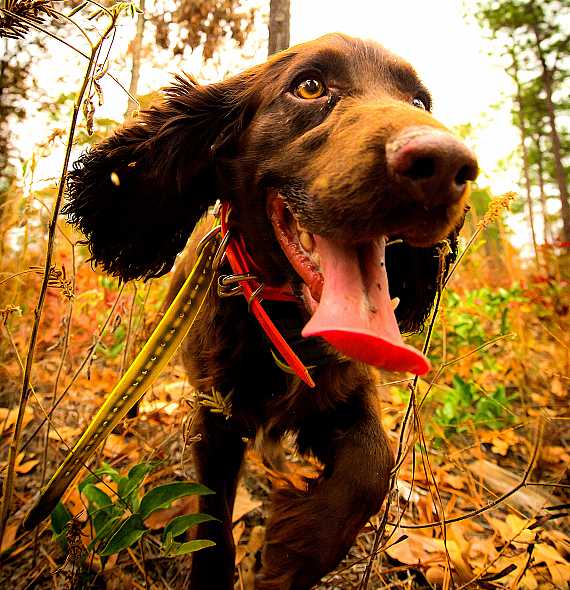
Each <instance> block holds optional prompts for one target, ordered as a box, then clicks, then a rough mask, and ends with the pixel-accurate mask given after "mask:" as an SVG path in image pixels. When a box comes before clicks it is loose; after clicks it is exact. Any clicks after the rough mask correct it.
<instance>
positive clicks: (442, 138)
mask: <svg viewBox="0 0 570 590" xmlns="http://www.w3.org/2000/svg"><path fill="white" fill-rule="evenodd" d="M386 159H387V164H388V168H389V172H391V173H392V175H393V176H395V177H399V179H400V180H401V181H404V182H403V184H404V185H407V186H408V187H409V188H410V189H411V190H410V193H411V195H410V196H412V197H413V198H414V199H416V200H418V201H422V202H424V203H425V204H426V205H428V204H429V205H443V204H445V203H454V202H456V201H458V200H459V199H461V197H462V196H463V194H464V193H465V188H466V184H467V182H468V181H470V180H475V179H476V178H477V174H478V172H479V167H478V164H477V158H476V157H475V154H473V152H472V151H471V150H470V149H469V148H468V147H467V146H466V145H465V144H463V143H462V142H461V141H460V140H458V139H456V138H455V137H453V136H452V135H451V134H449V133H447V132H445V131H440V130H439V129H433V128H430V127H416V128H412V129H407V130H406V131H405V132H403V133H401V134H399V135H398V136H397V137H396V138H395V139H394V140H392V141H391V142H389V144H388V146H387V148H386Z"/></svg>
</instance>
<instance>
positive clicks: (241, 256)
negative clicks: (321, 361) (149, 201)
mask: <svg viewBox="0 0 570 590" xmlns="http://www.w3.org/2000/svg"><path fill="white" fill-rule="evenodd" d="M230 211H231V207H230V205H229V203H226V202H224V203H223V204H222V208H221V213H220V215H221V225H222V243H223V241H224V239H227V240H228V242H227V246H226V258H227V260H228V262H229V265H230V267H231V269H232V272H233V273H234V275H248V274H253V273H252V270H253V272H255V270H256V269H257V266H256V264H255V262H254V261H253V259H252V258H251V256H250V255H249V253H248V252H247V248H246V246H245V242H244V241H243V237H242V236H236V235H235V234H232V233H230V234H229V238H228V237H227V236H228V220H229V214H230ZM237 282H238V284H239V285H240V287H241V289H240V291H241V293H242V294H243V296H244V297H245V299H246V301H247V302H248V308H249V310H250V311H251V313H253V315H254V316H255V319H256V320H257V321H258V322H259V325H260V326H261V327H262V329H263V331H264V332H265V334H266V335H267V337H268V338H269V340H270V341H271V342H272V344H273V345H274V346H275V348H276V349H277V350H278V351H279V353H280V354H281V356H282V357H283V359H284V360H285V362H286V363H287V365H289V367H290V368H291V370H292V371H293V372H294V373H295V375H297V376H298V377H299V379H301V381H303V382H304V383H306V384H307V385H308V386H309V387H315V382H314V381H313V379H312V378H311V375H310V374H309V371H308V369H307V367H305V365H304V364H303V363H302V362H301V360H300V359H299V357H298V356H297V355H296V354H295V352H294V351H293V349H292V348H291V347H290V346H289V344H287V342H286V340H285V339H284V338H283V336H282V335H281V334H280V332H279V330H278V329H277V327H276V326H275V324H274V323H273V322H272V321H271V319H270V317H269V316H268V315H267V312H266V311H265V310H264V309H263V306H262V305H261V302H262V301H263V300H264V299H265V300H268V301H292V302H296V301H298V299H297V297H295V295H294V294H293V292H292V290H291V286H290V285H284V286H283V287H272V286H268V285H264V284H263V283H261V282H259V280H257V278H256V277H254V276H249V277H245V278H244V279H242V280H238V281H237Z"/></svg>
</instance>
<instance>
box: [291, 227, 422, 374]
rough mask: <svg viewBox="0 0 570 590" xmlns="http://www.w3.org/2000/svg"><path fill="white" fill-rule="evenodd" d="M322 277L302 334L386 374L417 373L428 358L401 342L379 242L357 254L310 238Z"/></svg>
mask: <svg viewBox="0 0 570 590" xmlns="http://www.w3.org/2000/svg"><path fill="white" fill-rule="evenodd" d="M314 237H315V240H316V246H317V251H318V252H319V255H320V259H321V270H322V273H323V275H324V284H323V291H322V294H321V298H320V302H319V304H318V306H317V309H316V311H315V313H314V314H313V316H312V317H311V319H310V320H309V322H308V323H307V325H306V326H305V327H304V329H303V332H302V335H303V336H305V337H308V336H320V337H322V338H324V339H325V340H326V341H327V342H329V343H330V344H331V345H332V346H334V347H335V348H336V349H337V350H338V351H339V352H341V353H343V354H345V355H346V356H349V357H352V358H354V359H357V360H359V361H362V362H365V363H368V364H369V365H374V366H377V367H382V368H384V369H388V370H391V371H409V372H410V373H415V374H416V375H423V374H424V373H427V372H428V371H429V370H430V363H429V361H428V359H427V358H426V357H425V356H424V355H423V354H422V353H421V352H420V351H418V350H416V349H415V348H413V347H411V346H408V345H407V344H404V341H403V340H402V336H401V335H400V331H399V329H398V324H397V321H396V316H395V315H394V310H393V308H392V303H391V301H390V294H389V291H388V276H387V274H386V265H385V262H384V240H379V242H375V243H373V244H370V245H368V246H366V247H364V248H363V249H361V251H360V252H358V251H357V249H356V248H347V247H346V245H341V244H339V243H336V242H334V241H332V240H328V239H326V238H323V237H320V236H317V235H315V236H314Z"/></svg>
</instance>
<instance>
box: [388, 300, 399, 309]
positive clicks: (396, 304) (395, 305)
mask: <svg viewBox="0 0 570 590" xmlns="http://www.w3.org/2000/svg"><path fill="white" fill-rule="evenodd" d="M390 303H391V304H392V309H393V310H394V311H395V310H396V307H398V305H399V304H400V298H399V297H394V299H392V300H391V301H390Z"/></svg>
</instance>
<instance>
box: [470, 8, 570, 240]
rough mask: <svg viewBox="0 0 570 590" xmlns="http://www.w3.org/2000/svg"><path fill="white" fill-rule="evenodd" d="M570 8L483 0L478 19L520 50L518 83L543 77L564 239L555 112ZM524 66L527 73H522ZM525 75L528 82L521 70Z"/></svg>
mask: <svg viewBox="0 0 570 590" xmlns="http://www.w3.org/2000/svg"><path fill="white" fill-rule="evenodd" d="M568 16H570V6H569V5H568V3H567V2H562V1H560V0H540V1H538V0H483V1H482V2H480V3H479V11H478V19H479V21H480V23H481V24H482V25H484V26H485V27H487V28H488V29H489V30H490V32H491V34H492V36H493V37H494V38H495V39H497V40H498V41H499V43H500V44H501V45H502V47H503V49H504V51H505V53H509V50H510V49H511V48H512V47H513V46H514V45H516V46H517V47H518V48H519V49H520V63H521V69H520V70H519V81H520V82H521V83H522V84H523V85H524V84H525V82H527V81H528V79H532V78H534V77H536V75H537V73H538V75H540V78H541V81H542V87H543V90H544V100H545V106H546V111H547V117H548V123H549V138H550V150H551V153H552V158H553V162H554V169H555V182H556V186H557V188H558V194H559V199H560V213H561V218H562V232H561V238H562V241H564V242H570V201H569V195H568V187H567V175H566V170H565V166H564V157H565V155H566V154H564V152H563V142H562V141H561V132H560V129H559V120H558V118H557V116H556V110H557V105H556V98H555V96H556V93H557V92H562V93H563V88H564V84H565V83H566V81H567V74H568V71H567V68H568V58H570V43H569V39H570V35H569V31H568V30H566V29H565V28H564V27H567V23H568V18H565V17H568ZM522 66H524V68H525V69H526V72H523V71H522ZM523 73H525V76H526V80H523V78H522V74H523Z"/></svg>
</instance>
